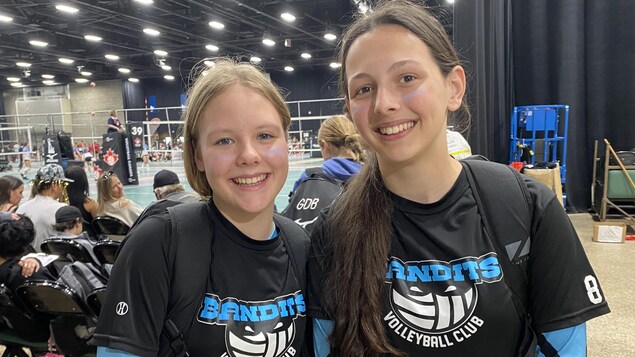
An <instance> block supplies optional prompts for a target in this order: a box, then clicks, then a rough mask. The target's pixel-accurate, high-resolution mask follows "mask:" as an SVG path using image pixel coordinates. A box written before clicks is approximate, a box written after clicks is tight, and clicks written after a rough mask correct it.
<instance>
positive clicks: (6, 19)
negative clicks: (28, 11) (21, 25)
mask: <svg viewBox="0 0 635 357" xmlns="http://www.w3.org/2000/svg"><path fill="white" fill-rule="evenodd" d="M0 21H1V22H11V21H13V17H11V16H7V15H0Z"/></svg>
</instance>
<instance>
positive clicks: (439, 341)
mask: <svg viewBox="0 0 635 357" xmlns="http://www.w3.org/2000/svg"><path fill="white" fill-rule="evenodd" d="M502 277H503V272H502V269H501V267H500V265H499V262H498V257H497V256H496V254H495V253H488V254H486V255H483V256H481V257H464V258H461V259H457V260H453V261H451V262H445V261H438V260H425V261H412V262H403V261H401V260H400V259H399V258H396V257H391V258H390V261H389V263H388V272H387V273H386V283H388V284H391V288H390V293H389V294H390V304H391V311H389V312H388V314H386V316H384V320H385V323H386V324H387V325H388V328H390V329H391V330H392V331H393V332H394V333H395V334H397V335H398V336H400V337H401V338H403V339H404V340H407V341H408V342H410V343H415V344H417V345H421V346H423V347H432V348H443V347H448V346H452V345H454V343H460V342H462V341H464V340H465V339H467V338H469V337H471V336H472V335H473V334H475V333H476V332H477V331H478V329H479V328H480V327H481V326H482V325H483V324H484V321H483V320H482V319H481V318H479V317H478V316H476V315H475V314H474V310H475V308H476V305H477V302H478V289H477V285H478V284H482V283H494V282H497V281H500V280H501V279H502Z"/></svg>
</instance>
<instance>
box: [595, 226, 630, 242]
mask: <svg viewBox="0 0 635 357" xmlns="http://www.w3.org/2000/svg"><path fill="white" fill-rule="evenodd" d="M625 236H626V224H624V222H599V223H595V224H594V225H593V241H594V242H602V243H624V238H625Z"/></svg>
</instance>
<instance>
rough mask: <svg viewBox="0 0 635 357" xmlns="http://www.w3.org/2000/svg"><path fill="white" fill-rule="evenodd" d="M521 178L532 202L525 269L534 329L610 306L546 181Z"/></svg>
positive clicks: (559, 325)
mask: <svg viewBox="0 0 635 357" xmlns="http://www.w3.org/2000/svg"><path fill="white" fill-rule="evenodd" d="M526 182H527V186H528V188H529V190H530V193H531V197H532V200H533V202H534V212H533V223H532V232H533V235H532V240H531V248H530V249H531V250H530V254H529V257H530V258H529V271H528V276H529V304H530V306H529V310H530V314H531V316H532V320H533V326H534V329H535V330H536V331H537V332H547V331H554V330H559V329H563V328H567V327H571V326H575V325H579V324H581V323H583V322H585V321H587V320H590V319H592V318H594V317H597V316H600V315H603V314H606V313H608V312H610V310H609V308H608V304H607V302H606V300H605V298H604V293H603V292H602V289H601V287H600V283H599V281H598V279H597V276H596V275H595V273H594V272H593V268H592V267H591V264H590V263H589V260H588V259H587V256H586V254H585V252H584V249H583V247H582V244H581V243H580V239H579V237H578V234H577V233H576V231H575V228H574V227H573V224H572V223H571V221H570V220H569V217H568V216H567V214H566V212H565V211H564V208H563V207H562V205H560V203H559V202H558V201H557V199H556V196H555V195H554V194H553V192H551V191H550V190H549V189H548V188H547V187H546V186H544V185H542V184H540V183H538V182H537V181H534V180H530V179H527V181H526Z"/></svg>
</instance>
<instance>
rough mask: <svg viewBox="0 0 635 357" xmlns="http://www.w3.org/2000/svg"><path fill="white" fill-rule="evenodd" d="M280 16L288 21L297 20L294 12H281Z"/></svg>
mask: <svg viewBox="0 0 635 357" xmlns="http://www.w3.org/2000/svg"><path fill="white" fill-rule="evenodd" d="M280 17H281V18H282V19H283V20H284V21H286V22H293V21H295V16H293V15H292V14H290V13H288V12H283V13H282V14H280Z"/></svg>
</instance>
